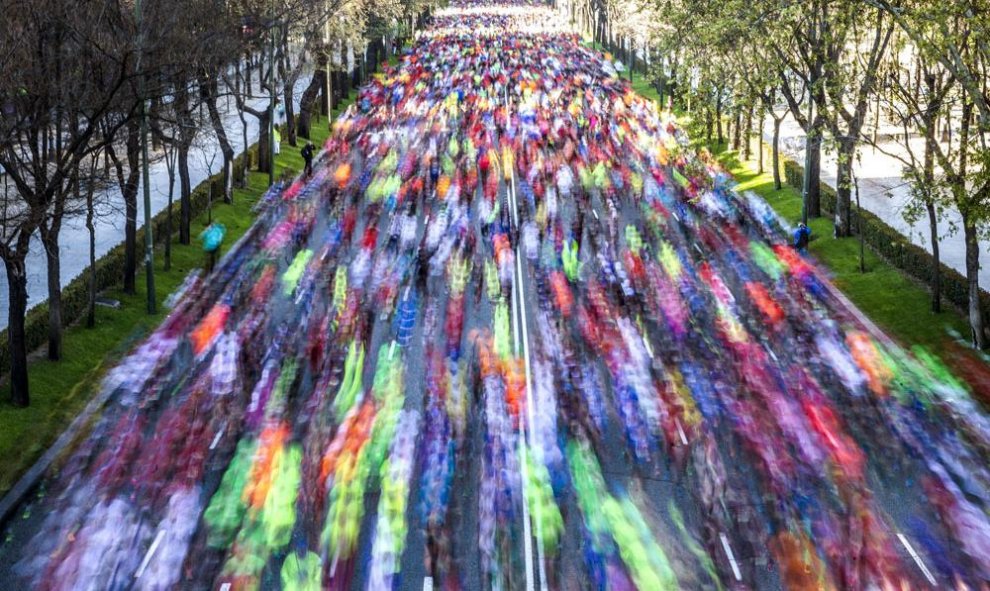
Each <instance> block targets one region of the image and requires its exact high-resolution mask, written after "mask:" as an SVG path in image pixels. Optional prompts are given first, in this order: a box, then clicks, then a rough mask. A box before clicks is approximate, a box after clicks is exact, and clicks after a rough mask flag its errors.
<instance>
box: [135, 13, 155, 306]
mask: <svg viewBox="0 0 990 591" xmlns="http://www.w3.org/2000/svg"><path fill="white" fill-rule="evenodd" d="M134 20H135V22H136V23H137V34H138V55H137V77H138V100H139V101H140V105H141V106H140V113H139V116H140V118H141V160H142V162H141V184H142V185H144V276H145V280H146V281H147V291H148V314H154V313H155V312H156V311H157V308H158V304H157V302H156V300H157V297H156V296H155V239H154V236H153V234H152V227H151V226H152V223H151V174H150V172H149V166H148V105H147V101H146V100H145V97H144V75H143V74H142V72H141V58H142V57H143V55H142V54H143V53H144V31H143V28H142V24H143V23H142V15H141V0H136V1H135V3H134Z"/></svg>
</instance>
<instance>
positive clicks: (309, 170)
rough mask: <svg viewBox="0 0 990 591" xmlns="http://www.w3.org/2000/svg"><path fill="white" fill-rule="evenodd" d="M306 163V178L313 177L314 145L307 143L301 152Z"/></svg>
mask: <svg viewBox="0 0 990 591" xmlns="http://www.w3.org/2000/svg"><path fill="white" fill-rule="evenodd" d="M300 153H301V154H302V157H303V160H305V161H306V178H309V177H311V176H313V144H311V143H309V142H307V143H306V145H305V146H303V149H302V150H301V152H300Z"/></svg>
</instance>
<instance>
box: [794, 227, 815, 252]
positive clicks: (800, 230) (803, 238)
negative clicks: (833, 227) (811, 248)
mask: <svg viewBox="0 0 990 591" xmlns="http://www.w3.org/2000/svg"><path fill="white" fill-rule="evenodd" d="M810 241H811V229H810V228H808V226H806V225H804V223H803V222H802V223H800V224H798V227H797V230H794V248H796V249H797V251H798V252H800V253H801V254H805V253H807V252H808V242H810Z"/></svg>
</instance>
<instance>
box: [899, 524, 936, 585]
mask: <svg viewBox="0 0 990 591" xmlns="http://www.w3.org/2000/svg"><path fill="white" fill-rule="evenodd" d="M897 539H899V540H900V541H901V544H904V547H905V548H907V551H908V554H910V555H911V558H913V559H914V563H915V564H917V565H918V568H920V569H921V572H922V574H924V575H925V578H926V579H928V582H929V583H931V584H932V585H935V584H936V582H935V575H933V574H932V571H930V570H928V567H927V566H925V563H924V562H922V561H921V557H920V556H918V553H917V552H915V550H914V546H912V545H911V542H909V541H908V539H907V538H906V537H905V536H904V534H902V533H898V534H897Z"/></svg>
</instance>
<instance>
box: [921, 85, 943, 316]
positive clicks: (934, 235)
mask: <svg viewBox="0 0 990 591" xmlns="http://www.w3.org/2000/svg"><path fill="white" fill-rule="evenodd" d="M919 68H920V65H919ZM925 83H926V87H927V90H928V96H929V97H933V96H935V83H936V80H935V76H934V75H933V74H928V75H927V76H926V77H925ZM940 108H941V105H940V104H938V103H936V104H933V105H929V108H928V109H927V110H926V111H925V114H924V116H923V126H924V132H925V153H924V170H923V171H922V174H923V179H922V183H923V184H924V187H923V190H924V193H923V194H924V195H925V210H926V211H927V212H928V232H929V235H930V237H931V241H932V286H931V287H932V312H935V313H936V314H937V313H939V312H941V311H942V265H941V261H940V260H939V244H938V211H937V210H936V209H935V199H934V196H933V195H932V194H931V193H930V192H931V191H933V189H934V185H935V149H936V148H937V146H936V145H935V121H936V119H937V116H938V111H939V109H940Z"/></svg>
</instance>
